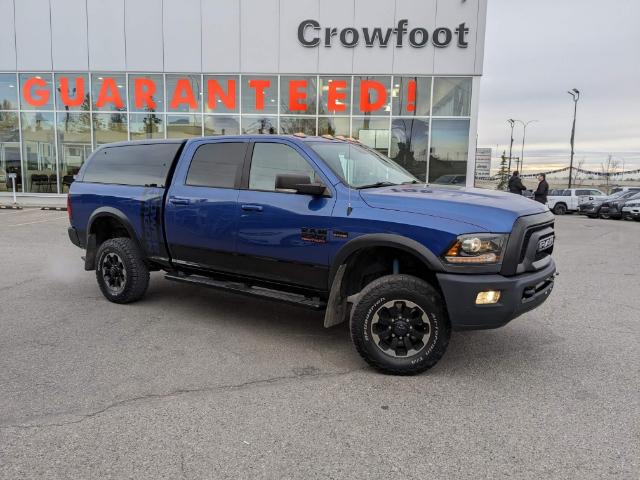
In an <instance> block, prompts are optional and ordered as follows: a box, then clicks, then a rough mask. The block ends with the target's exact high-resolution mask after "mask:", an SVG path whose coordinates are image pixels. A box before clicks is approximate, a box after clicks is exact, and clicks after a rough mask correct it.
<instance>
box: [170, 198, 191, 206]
mask: <svg viewBox="0 0 640 480" xmlns="http://www.w3.org/2000/svg"><path fill="white" fill-rule="evenodd" d="M169 202H170V203H172V204H173V205H189V204H190V203H191V200H190V199H188V198H186V197H169Z"/></svg>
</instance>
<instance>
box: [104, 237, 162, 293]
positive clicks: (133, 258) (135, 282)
mask: <svg viewBox="0 0 640 480" xmlns="http://www.w3.org/2000/svg"><path fill="white" fill-rule="evenodd" d="M112 254H115V256H117V258H119V259H120V260H121V263H122V265H123V267H124V270H125V273H126V279H125V280H124V282H123V286H122V288H121V291H117V292H116V291H114V290H113V289H112V288H110V287H109V285H108V282H109V280H108V278H105V275H104V274H103V266H104V263H103V262H105V259H106V258H107V257H109V256H110V255H111V256H112V257H113V255H112ZM96 279H97V280H98V285H99V286H100V290H101V291H102V294H103V295H104V296H105V298H106V299H107V300H109V301H110V302H114V303H131V302H135V301H136V300H139V299H140V298H142V297H143V296H144V294H145V293H146V291H147V287H148V286H149V268H148V267H147V265H146V264H145V263H144V260H143V257H142V254H141V252H140V249H139V248H138V246H137V245H136V243H135V242H134V241H133V240H131V239H130V238H112V239H109V240H106V241H105V242H104V243H102V245H100V248H98V253H97V255H96Z"/></svg>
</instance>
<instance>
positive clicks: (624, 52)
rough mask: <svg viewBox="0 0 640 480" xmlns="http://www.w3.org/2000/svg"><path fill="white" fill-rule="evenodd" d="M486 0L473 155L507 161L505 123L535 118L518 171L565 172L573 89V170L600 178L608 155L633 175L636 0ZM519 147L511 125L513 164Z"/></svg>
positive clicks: (639, 29) (639, 93) (638, 157)
mask: <svg viewBox="0 0 640 480" xmlns="http://www.w3.org/2000/svg"><path fill="white" fill-rule="evenodd" d="M488 2H489V7H488V12H487V33H486V43H485V56H484V74H483V77H482V80H481V86H480V111H479V117H478V119H479V123H478V147H491V148H493V150H494V152H493V155H494V158H496V157H497V155H496V145H497V146H498V147H497V151H498V152H499V153H498V155H499V154H500V153H502V151H503V150H507V154H508V149H509V139H510V127H509V125H508V124H507V119H509V118H515V119H520V120H523V121H529V120H537V122H534V123H531V124H530V125H529V126H528V127H527V131H526V132H527V133H526V144H525V152H524V168H523V170H524V171H525V172H527V171H528V172H534V171H544V170H552V169H554V168H561V167H565V166H568V165H569V154H570V144H569V139H570V136H571V122H572V120H573V100H572V99H571V96H570V95H569V94H568V93H567V91H568V90H571V89H572V88H577V89H578V90H580V92H581V96H580V100H579V102H578V114H577V122H576V136H575V156H574V165H577V164H578V163H582V166H583V168H589V169H592V170H600V168H601V167H600V165H601V163H602V162H603V161H604V160H605V159H606V158H607V155H609V154H611V155H613V156H614V161H616V162H617V163H618V164H619V165H620V168H622V164H623V163H624V168H625V170H630V169H637V168H640V0H535V1H531V0H488ZM521 148H522V126H521V125H516V128H515V129H514V153H513V156H520V151H521ZM493 166H494V168H495V167H496V166H497V159H496V160H494V164H493Z"/></svg>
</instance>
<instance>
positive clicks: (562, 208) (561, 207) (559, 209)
mask: <svg viewBox="0 0 640 480" xmlns="http://www.w3.org/2000/svg"><path fill="white" fill-rule="evenodd" d="M553 213H554V214H556V215H564V214H565V213H567V206H566V205H565V204H564V203H558V204H556V205H555V206H554V207H553Z"/></svg>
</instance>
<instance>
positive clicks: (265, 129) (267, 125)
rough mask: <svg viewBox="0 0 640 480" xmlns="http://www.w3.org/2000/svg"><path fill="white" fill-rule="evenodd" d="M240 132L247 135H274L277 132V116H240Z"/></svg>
mask: <svg viewBox="0 0 640 480" xmlns="http://www.w3.org/2000/svg"><path fill="white" fill-rule="evenodd" d="M242 133H243V134H248V135H275V134H276V133H278V117H249V116H246V115H243V116H242Z"/></svg>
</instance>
